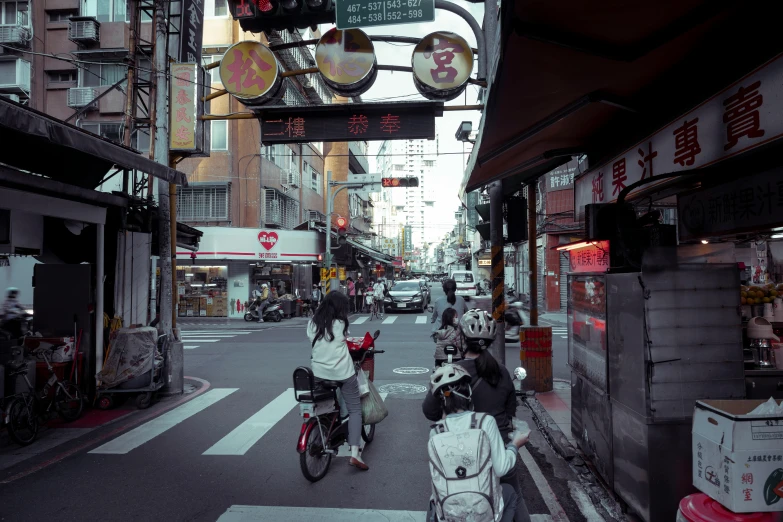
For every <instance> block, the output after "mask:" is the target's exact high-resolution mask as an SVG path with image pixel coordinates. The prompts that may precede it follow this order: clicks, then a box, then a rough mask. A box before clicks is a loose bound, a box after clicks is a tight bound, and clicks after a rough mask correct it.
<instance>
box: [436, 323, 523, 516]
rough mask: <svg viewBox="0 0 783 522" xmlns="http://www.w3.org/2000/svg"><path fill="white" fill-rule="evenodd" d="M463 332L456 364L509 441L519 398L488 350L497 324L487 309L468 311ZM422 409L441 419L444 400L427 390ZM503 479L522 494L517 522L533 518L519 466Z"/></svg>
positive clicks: (479, 407)
mask: <svg viewBox="0 0 783 522" xmlns="http://www.w3.org/2000/svg"><path fill="white" fill-rule="evenodd" d="M460 331H461V335H462V339H463V345H462V346H463V349H464V358H463V359H462V360H461V361H459V362H457V363H456V364H457V365H458V366H460V367H461V368H463V369H464V370H465V371H466V372H467V373H468V375H470V378H471V390H472V392H473V395H472V404H473V409H474V411H476V412H481V413H487V414H489V415H491V416H492V417H493V418H494V419H495V423H496V425H497V427H498V430H499V431H500V434H501V436H502V438H503V440H504V441H508V440H509V435H510V434H511V432H512V431H513V426H512V422H511V420H512V419H513V418H514V417H515V415H516V409H517V399H516V390H515V389H514V381H513V379H512V377H511V374H510V373H509V372H508V370H507V369H506V368H505V367H503V366H501V365H500V364H498V362H497V361H496V360H495V358H494V357H493V356H492V354H490V353H489V352H488V351H487V349H488V348H489V346H490V344H492V342H493V341H494V340H495V334H496V331H497V323H496V322H495V321H494V319H492V316H491V315H489V314H488V313H487V312H484V311H482V310H477V309H473V310H468V311H467V312H465V314H464V315H463V316H462V318H461V319H460ZM422 412H423V413H424V416H425V417H426V418H427V419H428V420H431V421H437V420H439V419H440V418H441V415H442V406H441V401H440V399H439V398H438V397H437V396H436V395H435V394H434V393H432V392H428V393H427V396H426V397H425V398H424V402H423V403H422ZM500 481H501V483H503V484H509V485H510V486H512V487H513V488H514V490H515V491H516V492H517V493H518V495H519V500H518V506H517V517H516V519H517V522H523V521H527V520H530V515H529V514H528V512H527V506H526V505H525V502H524V499H522V496H521V491H522V485H521V483H520V481H519V476H518V475H517V470H516V466H515V467H514V468H512V469H511V470H510V471H509V472H508V474H507V475H505V476H503V477H501V479H500Z"/></svg>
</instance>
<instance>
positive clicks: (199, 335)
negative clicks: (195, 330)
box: [182, 333, 236, 338]
mask: <svg viewBox="0 0 783 522" xmlns="http://www.w3.org/2000/svg"><path fill="white" fill-rule="evenodd" d="M182 337H193V338H197V337H222V338H231V337H236V335H234V334H189V333H183V334H182Z"/></svg>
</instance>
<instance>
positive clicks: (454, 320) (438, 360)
mask: <svg viewBox="0 0 783 522" xmlns="http://www.w3.org/2000/svg"><path fill="white" fill-rule="evenodd" d="M433 338H434V339H435V367H436V368H437V367H439V366H443V364H444V363H445V362H446V361H448V356H447V355H446V351H445V349H446V347H447V346H453V347H455V348H456V349H457V350H459V354H458V355H456V356H454V359H453V360H454V361H455V362H456V361H458V360H460V359H462V352H463V348H462V332H461V331H460V327H459V318H458V317H457V311H456V310H455V309H453V308H447V309H446V310H444V311H443V318H442V321H441V323H440V330H436V331H435V333H434V334H433Z"/></svg>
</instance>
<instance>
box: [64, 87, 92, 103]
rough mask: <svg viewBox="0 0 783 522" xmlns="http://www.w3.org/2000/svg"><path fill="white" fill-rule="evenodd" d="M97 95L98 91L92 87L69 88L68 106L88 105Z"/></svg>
mask: <svg viewBox="0 0 783 522" xmlns="http://www.w3.org/2000/svg"><path fill="white" fill-rule="evenodd" d="M97 97H98V91H97V90H96V89H93V88H92V87H71V88H70V89H68V107H71V108H79V107H86V106H88V105H90V104H91V103H92V102H93V100H95V98H97Z"/></svg>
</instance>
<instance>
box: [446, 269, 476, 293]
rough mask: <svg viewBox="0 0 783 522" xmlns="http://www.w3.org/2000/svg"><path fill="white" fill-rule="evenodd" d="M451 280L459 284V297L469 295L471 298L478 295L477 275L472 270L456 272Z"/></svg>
mask: <svg viewBox="0 0 783 522" xmlns="http://www.w3.org/2000/svg"><path fill="white" fill-rule="evenodd" d="M451 278H452V279H453V280H454V282H455V283H457V295H462V296H465V295H469V296H471V297H473V296H475V295H478V289H477V288H476V281H478V279H477V278H476V275H475V274H474V273H473V272H471V271H470V270H455V271H454V272H453V273H452V274H451Z"/></svg>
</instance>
